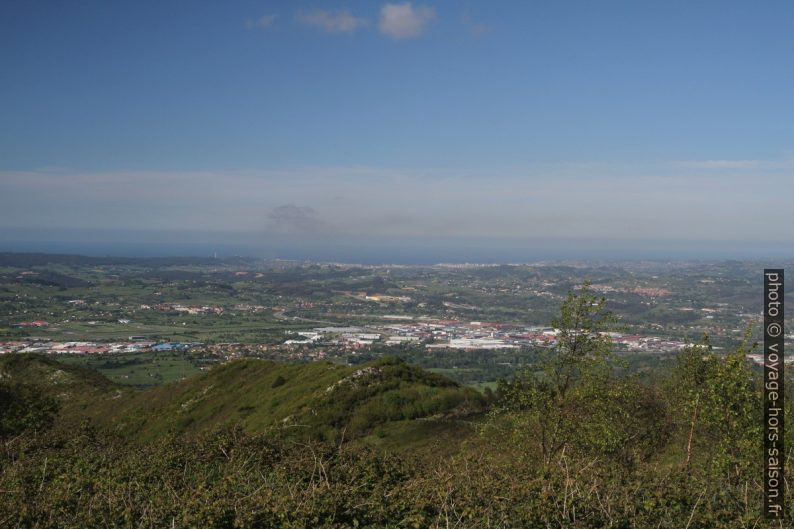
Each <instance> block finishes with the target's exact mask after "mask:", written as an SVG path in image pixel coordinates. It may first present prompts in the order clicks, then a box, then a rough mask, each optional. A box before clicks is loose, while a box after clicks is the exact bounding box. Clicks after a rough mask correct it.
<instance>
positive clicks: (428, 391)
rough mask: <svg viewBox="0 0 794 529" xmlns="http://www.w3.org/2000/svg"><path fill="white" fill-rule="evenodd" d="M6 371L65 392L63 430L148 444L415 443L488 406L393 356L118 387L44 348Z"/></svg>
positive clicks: (243, 365)
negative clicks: (210, 436)
mask: <svg viewBox="0 0 794 529" xmlns="http://www.w3.org/2000/svg"><path fill="white" fill-rule="evenodd" d="M0 369H1V370H2V372H3V373H4V374H5V376H8V377H11V378H14V379H16V380H19V381H26V382H28V383H36V384H38V385H40V386H41V387H42V389H43V391H46V392H49V393H50V394H52V395H53V396H55V397H57V398H58V400H59V401H60V402H61V403H62V412H61V417H60V423H61V425H62V427H66V428H69V427H73V426H74V425H75V424H77V423H79V422H82V421H84V420H89V421H90V422H92V423H93V424H95V425H97V426H99V427H101V428H106V429H110V430H112V431H115V432H117V433H119V434H123V435H124V436H125V437H129V438H131V439H136V440H141V441H150V440H153V439H157V438H161V437H163V436H166V435H181V434H191V435H192V434H198V433H202V432H207V431H212V430H216V429H219V428H222V427H227V426H232V425H239V426H241V427H242V428H243V429H244V431H246V432H247V433H252V434H254V433H261V432H265V431H268V430H272V429H276V428H277V429H279V430H281V431H282V432H289V434H290V435H295V436H298V437H306V438H312V439H317V440H322V439H325V440H329V439H335V438H337V437H339V436H342V435H346V436H348V437H349V438H350V437H365V436H367V435H370V436H371V438H372V439H373V440H376V441H377V442H382V440H383V438H384V437H397V438H400V437H404V438H405V439H407V440H410V439H412V438H414V437H417V436H415V435H413V434H414V433H415V430H427V429H428V428H430V429H436V430H444V429H445V428H446V426H445V425H446V424H449V426H450V427H451V428H455V429H459V428H460V426H459V424H457V423H456V421H455V420H454V419H457V418H460V417H466V416H469V415H471V414H475V413H478V412H480V411H482V410H483V409H484V408H485V401H484V398H483V397H482V395H480V394H479V393H478V392H477V391H475V390H473V389H470V388H466V387H462V386H460V385H458V384H457V383H455V382H453V381H451V380H449V379H447V378H445V377H443V376H441V375H437V374H433V373H429V372H426V371H423V370H421V369H418V368H415V367H412V366H409V365H407V364H405V363H403V362H401V361H399V360H395V359H382V360H379V361H377V362H373V363H370V364H366V365H363V366H356V367H350V366H342V365H338V364H331V363H313V364H284V363H278V362H272V361H267V360H257V359H245V360H237V361H233V362H229V363H226V364H223V365H219V366H216V367H214V368H212V369H210V370H208V371H206V372H204V373H201V374H200V375H197V376H194V377H190V378H188V379H185V380H182V381H180V382H176V383H173V384H168V385H164V386H158V387H154V388H150V389H136V388H131V387H129V386H122V385H118V384H115V383H113V382H111V381H110V380H108V379H106V378H105V377H103V376H102V375H100V374H98V373H96V372H94V371H92V370H90V369H86V368H81V367H77V366H73V365H66V364H62V363H60V362H58V361H56V360H53V359H51V358H47V357H42V356H36V355H13V356H7V357H4V358H2V359H0ZM418 420H421V421H423V423H422V424H415V423H416V422H417V421H418ZM431 423H432V424H431ZM392 444H394V443H392ZM397 444H399V442H398V443H397Z"/></svg>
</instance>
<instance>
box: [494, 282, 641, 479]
mask: <svg viewBox="0 0 794 529" xmlns="http://www.w3.org/2000/svg"><path fill="white" fill-rule="evenodd" d="M616 323H617V320H616V318H615V316H614V315H613V314H612V313H611V312H609V311H608V310H607V309H606V300H605V299H604V298H603V297H602V298H599V297H596V296H595V295H594V294H593V293H592V292H591V291H590V288H589V284H588V283H585V284H584V285H583V286H582V288H581V290H580V291H579V293H578V294H577V293H574V292H570V293H569V294H568V296H567V297H566V299H565V301H564V302H563V304H562V306H561V308H560V315H559V316H558V317H557V318H555V319H554V320H552V324H553V326H554V327H555V329H556V330H557V338H556V341H555V344H554V347H553V348H551V349H550V350H549V351H547V352H546V353H545V354H544V355H542V357H541V359H540V361H539V364H538V365H537V366H534V367H535V369H532V368H530V369H529V370H527V371H526V372H524V373H523V374H522V375H520V376H517V377H515V378H514V379H513V380H512V381H511V382H503V383H501V385H500V387H499V389H498V394H499V396H500V399H499V404H500V405H499V406H498V408H497V413H499V412H507V415H508V416H509V417H510V418H511V420H512V421H513V422H514V423H515V424H516V426H517V427H518V428H517V430H519V431H521V432H523V433H529V434H530V436H532V434H537V436H538V438H539V445H540V452H541V454H542V458H543V462H544V464H549V463H550V461H551V460H552V458H553V457H554V456H555V455H557V454H559V453H561V452H562V451H564V450H565V449H566V448H567V447H568V446H575V447H578V448H583V449H585V450H587V449H595V448H598V449H600V450H606V451H610V450H614V449H617V448H619V447H620V445H621V443H622V440H623V439H624V438H625V436H626V435H631V434H630V433H629V432H628V431H623V430H625V429H622V428H621V427H622V426H623V425H625V424H626V420H625V419H626V417H627V416H628V412H627V410H626V409H625V404H627V403H629V402H631V398H629V396H628V395H626V394H625V392H626V391H627V390H629V389H630V388H629V386H626V385H624V384H621V383H619V382H618V381H615V380H613V377H612V376H611V373H612V366H611V362H610V359H611V339H610V337H609V334H608V331H609V330H611V329H613V328H614V327H615V326H616ZM621 418H622V419H623V420H620V419H621ZM618 430H621V431H618Z"/></svg>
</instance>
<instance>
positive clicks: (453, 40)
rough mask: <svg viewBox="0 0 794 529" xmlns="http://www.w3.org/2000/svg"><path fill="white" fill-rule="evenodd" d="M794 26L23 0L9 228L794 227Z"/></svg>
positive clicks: (740, 234)
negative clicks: (793, 202) (782, 207)
mask: <svg viewBox="0 0 794 529" xmlns="http://www.w3.org/2000/svg"><path fill="white" fill-rule="evenodd" d="M792 28H794V3H792V2H789V1H765V2H750V1H746V2H732V1H714V2H707V1H699V2H693V1H686V2H683V1H682V2H677V1H664V2H662V1H658V2H637V1H632V2H613V1H604V2H592V1H587V2H586V1H582V2H571V1H554V2H551V1H549V2H460V1H428V2H412V3H403V2H395V3H389V2H372V1H369V2H335V1H330V0H329V1H315V2H305V3H304V2H263V1H260V2H253V1H251V2H248V1H240V2H196V1H190V2H188V1H184V2H177V1H165V0H163V1H158V2H146V1H138V2H106V1H101V2H99V1H97V2H90V1H84V2H54V1H53V2H43V1H30V2H22V1H9V2H4V3H3V4H2V6H0V71H2V72H3V75H2V79H3V81H2V83H1V84H0V116H2V119H0V211H3V212H4V213H2V214H0V243H2V242H3V241H5V242H8V241H21V240H24V239H26V238H39V239H41V240H47V239H48V238H49V239H50V240H53V239H56V238H59V237H62V234H61V235H59V232H58V230H65V229H66V230H83V231H84V232H85V233H86V234H88V235H84V238H86V237H87V238H89V239H90V238H91V237H93V236H92V235H90V234H89V232H90V231H91V230H95V229H97V228H102V229H103V230H111V231H113V230H115V231H117V232H119V233H121V232H124V231H126V232H128V233H132V232H135V233H139V234H140V233H154V232H174V233H176V232H180V231H193V232H199V233H204V234H205V236H204V238H203V239H202V240H206V241H213V240H222V239H223V238H225V237H226V235H221V234H227V233H231V232H234V233H243V234H247V235H246V237H247V238H246V240H247V241H249V243H250V244H251V245H252V247H255V246H256V245H262V246H267V245H268V244H271V243H272V242H273V241H275V240H277V239H278V240H281V239H284V238H288V239H289V240H290V241H292V243H293V244H295V245H298V246H300V245H301V244H302V245H303V246H305V247H306V248H311V247H312V246H313V245H316V244H317V243H316V240H317V238H320V239H322V240H324V241H328V240H334V238H337V239H339V240H340V241H342V240H348V239H351V238H352V239H359V240H365V239H367V240H368V239H372V240H379V241H381V243H382V244H386V243H387V242H388V241H389V240H394V241H397V240H399V241H402V242H401V243H400V244H409V243H406V242H405V241H420V240H424V241H425V242H426V241H427V240H430V239H434V240H435V239H438V240H442V239H443V240H453V239H454V240H456V241H459V242H460V244H463V242H461V241H469V242H468V243H467V244H470V245H476V244H475V243H474V241H497V240H510V241H525V242H526V243H528V244H529V243H531V242H532V241H536V240H539V239H541V238H545V239H553V240H556V241H560V240H570V241H574V240H576V241H591V242H593V243H594V244H595V243H597V241H606V240H610V241H625V244H623V246H625V247H626V248H628V247H629V246H632V247H633V246H637V245H639V246H642V244H646V246H648V245H650V246H652V245H654V244H655V245H658V244H662V243H664V244H666V245H672V246H671V247H674V246H675V242H676V241H681V242H682V245H686V244H695V243H696V242H697V241H705V242H711V243H719V244H722V245H723V247H724V249H729V248H730V247H732V245H741V244H746V243H751V242H753V243H758V242H759V241H761V242H763V243H769V245H770V246H768V247H767V248H771V247H772V245H773V244H775V243H777V242H781V241H782V242H783V243H784V244H787V245H792V243H794V236H792V235H790V234H789V233H788V230H787V229H784V228H782V227H780V226H779V225H783V226H790V225H791V224H792V221H794V213H793V212H792V211H791V208H789V209H788V210H787V211H776V212H772V211H771V209H772V208H773V207H774V206H775V204H778V203H779V202H780V201H781V199H783V198H784V197H785V198H786V199H787V202H788V203H790V199H791V197H792V190H794V183H792V182H794V96H792V94H794V59H793V58H794V30H792ZM770 192H771V194H770ZM764 210H766V211H768V212H769V213H768V214H767V215H766V216H763V215H759V213H760V212H762V211H764ZM31 230H32V231H31ZM34 232H35V233H34ZM137 237H139V238H140V237H143V238H144V239H145V237H144V236H140V235H139V236H137ZM111 238H112V237H111ZM156 238H158V240H161V239H163V238H165V239H167V237H166V236H164V235H162V234H160V235H157V237H156ZM693 241H694V242H693ZM395 244H396V243H395ZM477 244H479V242H478V243H477ZM494 244H496V243H494ZM500 244H501V243H500ZM504 244H506V245H508V246H509V245H510V244H515V243H513V242H511V243H504ZM616 244H617V245H618V246H620V243H616ZM463 246H465V244H463ZM650 246H648V247H650ZM624 249H625V248H624ZM309 253H310V252H309ZM671 253H675V252H671ZM638 256H641V252H640V253H639V254H638ZM318 257H320V256H318ZM704 257H707V256H706V255H704Z"/></svg>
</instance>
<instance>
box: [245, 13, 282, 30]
mask: <svg viewBox="0 0 794 529" xmlns="http://www.w3.org/2000/svg"><path fill="white" fill-rule="evenodd" d="M275 20H276V15H262V16H261V17H259V18H257V19H256V20H248V21H246V23H245V27H246V28H248V29H257V28H259V29H267V28H269V27H271V26H272V25H273V22H275Z"/></svg>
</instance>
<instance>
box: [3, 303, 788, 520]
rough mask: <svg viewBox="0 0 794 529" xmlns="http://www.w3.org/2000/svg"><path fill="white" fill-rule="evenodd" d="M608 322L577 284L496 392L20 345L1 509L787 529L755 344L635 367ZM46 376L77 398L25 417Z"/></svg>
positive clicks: (401, 367)
mask: <svg viewBox="0 0 794 529" xmlns="http://www.w3.org/2000/svg"><path fill="white" fill-rule="evenodd" d="M613 324H614V320H613V318H612V316H611V314H610V313H609V312H607V311H606V309H605V306H604V302H603V300H599V299H597V298H596V297H594V296H593V295H592V294H590V292H588V291H587V290H584V291H582V292H581V293H580V294H578V295H569V297H568V298H567V300H566V301H565V303H564V304H563V307H562V311H561V314H560V316H559V317H558V319H557V320H556V321H555V326H556V327H558V328H559V329H561V330H562V333H561V335H560V336H559V339H558V341H557V345H556V347H555V349H554V350H553V351H550V354H549V355H548V356H547V357H545V358H541V359H539V360H538V363H537V364H536V365H535V367H534V368H533V369H530V370H526V371H525V372H523V373H521V374H520V375H518V376H516V377H514V378H512V379H510V380H505V381H503V382H502V383H501V384H500V385H499V387H498V389H497V391H496V394H495V396H494V400H493V401H492V402H486V400H485V399H484V398H482V397H480V396H478V395H476V394H474V393H473V392H472V391H471V390H468V389H465V388H461V387H460V386H458V385H457V384H455V383H453V382H451V381H449V380H447V379H445V378H443V377H441V376H439V375H435V374H430V373H427V372H424V371H421V370H419V369H416V368H413V367H410V366H408V365H406V364H405V363H403V362H400V361H396V360H385V361H379V362H375V363H372V364H367V365H364V366H354V367H346V366H334V365H329V364H304V365H284V364H276V363H272V362H266V361H253V360H249V361H242V362H232V363H229V364H226V365H223V366H219V367H216V368H214V369H212V370H211V371H209V372H207V373H205V374H203V375H201V376H199V377H197V378H194V379H189V380H187V381H184V382H182V383H179V384H176V385H171V386H165V387H162V388H155V389H149V390H137V389H131V388H120V387H118V386H115V385H113V384H109V383H108V382H102V383H100V382H99V381H98V380H92V379H89V378H85V379H84V378H81V372H79V371H75V370H69V369H67V368H63V367H58V366H57V365H56V364H55V363H49V362H52V361H49V360H47V361H43V360H41V359H35V358H34V359H23V358H22V357H20V358H16V359H14V360H13V361H5V362H4V363H3V366H2V367H3V370H2V372H3V374H4V375H3V378H2V380H3V382H2V384H3V386H2V387H3V389H4V392H3V393H2V395H3V398H4V399H11V402H13V403H14V404H13V406H10V407H9V406H4V407H3V414H4V422H3V423H2V424H3V425H5V424H9V425H11V426H10V427H6V426H4V428H5V429H4V430H3V433H2V435H3V451H2V455H0V457H1V458H2V459H0V469H2V470H0V490H2V491H3V494H2V496H0V525H2V526H8V527H75V528H76V527H197V528H198V527H230V528H231V527H261V528H270V527H274V528H275V527H295V528H297V527H395V528H397V527H472V528H473V527H538V528H542V527H588V528H600V527H615V528H633V527H638V528H645V527H666V528H675V529H680V528H711V527H717V528H740V527H747V528H750V527H780V526H781V525H780V524H773V523H771V522H767V521H765V520H764V519H763V518H762V515H761V506H762V495H761V493H762V483H761V477H762V469H763V459H762V450H761V448H762V444H761V439H762V437H761V431H760V426H761V412H762V406H761V405H762V400H761V392H760V387H759V380H758V377H757V374H756V373H755V372H754V371H753V370H752V369H751V367H750V365H749V364H748V363H747V361H746V360H745V354H746V353H747V352H748V350H749V349H752V347H753V346H752V345H750V344H746V345H744V346H742V347H741V348H739V349H738V350H737V351H735V352H733V353H731V354H728V355H717V354H715V353H714V352H713V351H712V350H711V349H710V347H709V344H708V342H707V341H704V342H703V343H701V344H699V345H697V346H693V347H690V348H689V349H688V350H686V351H685V352H684V353H683V354H681V355H680V356H679V357H678V359H677V362H676V365H675V367H674V368H673V369H671V370H669V371H667V372H659V373H656V374H655V376H654V377H652V378H651V379H648V378H643V379H640V378H637V377H635V376H632V375H627V374H625V371H621V370H619V369H616V368H615V360H614V359H613V358H612V357H611V355H610V353H609V346H608V345H609V344H608V339H607V338H606V336H605V335H604V334H601V331H603V330H608V329H609V328H610V327H611V326H612V325H613ZM34 372H36V373H39V374H38V375H37V376H36V377H34V378H31V377H30V374H31V373H34ZM25 373H27V374H28V375H27V376H26V377H25V379H24V380H23V379H22V374H25ZM47 373H49V374H47ZM56 373H62V374H57V375H56ZM85 375H86V376H89V375H87V374H85ZM81 381H82V382H81ZM33 383H36V384H38V391H32V390H30V389H31V388H30V387H29V388H28V390H25V391H20V390H19V388H20V387H22V386H27V385H30V384H33ZM80 384H84V385H85V386H84V389H85V391H79V390H78V389H79V388H80V387H81V386H80ZM788 387H789V388H791V387H792V385H791V384H789V385H788ZM9 388H13V389H9ZM7 389H8V390H7ZM64 394H65V395H66V398H64V397H63V395H64ZM34 395H38V396H40V397H41V398H43V399H49V400H48V402H55V401H57V402H59V403H60V406H61V412H60V416H59V417H58V419H57V420H54V424H53V425H52V426H51V427H49V429H48V425H49V423H50V422H53V420H52V417H51V415H52V414H50V418H49V419H48V418H47V416H46V415H47V414H45V417H43V418H36V417H34V416H32V415H31V416H30V419H26V418H25V417H28V416H29V415H28V414H26V412H25V409H39V408H42V407H41V402H39V401H37V400H36V398H35V397H33V396H34ZM788 401H789V402H791V398H789V399H788ZM486 406H487V407H488V408H489V409H488V410H487V411H486ZM788 407H789V408H790V404H789V405H788ZM12 409H13V410H15V411H13V413H12V412H10V411H7V410H12ZM42 409H43V408H42ZM34 415H35V414H34ZM5 417H8V418H9V419H8V420H7V421H6V420H5ZM20 418H21V419H20ZM188 418H189V419H188ZM78 422H79V423H80V424H79V425H77V423H78ZM786 441H787V444H788V446H789V450H791V447H792V446H794V444H792V436H791V431H790V430H788V431H787V432H786ZM789 453H790V452H789ZM786 455H787V456H788V454H786ZM789 476H790V473H788V474H787V478H788V477H789Z"/></svg>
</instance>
